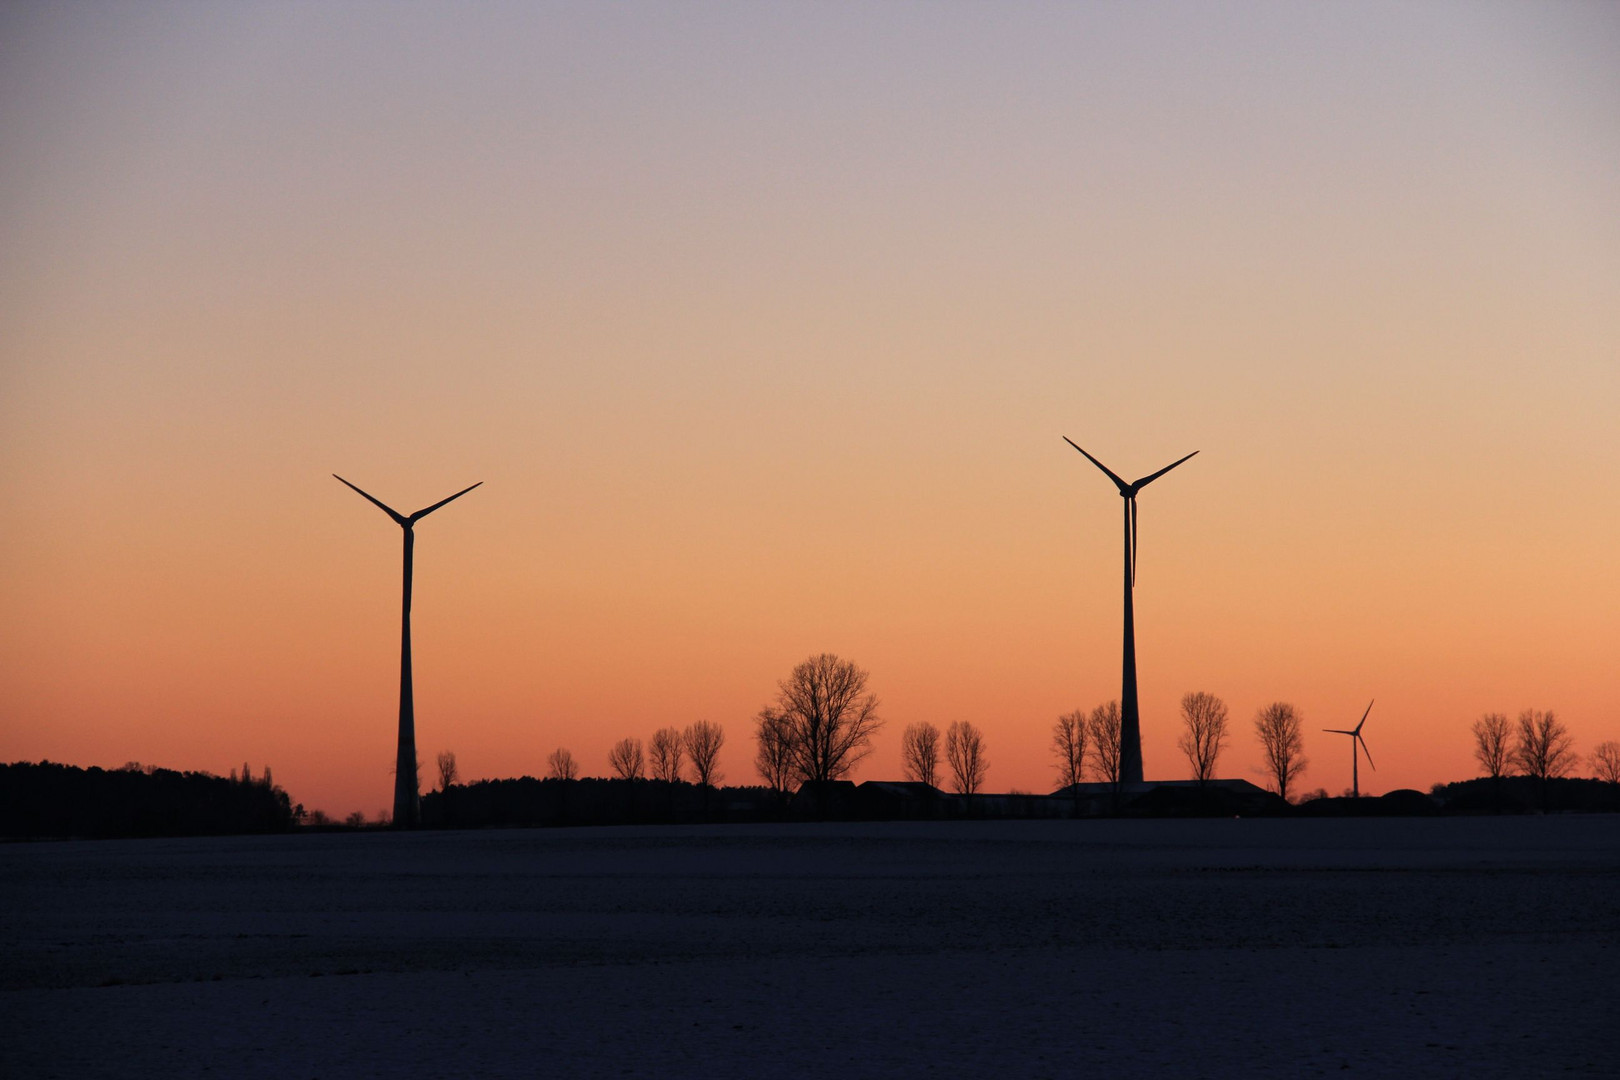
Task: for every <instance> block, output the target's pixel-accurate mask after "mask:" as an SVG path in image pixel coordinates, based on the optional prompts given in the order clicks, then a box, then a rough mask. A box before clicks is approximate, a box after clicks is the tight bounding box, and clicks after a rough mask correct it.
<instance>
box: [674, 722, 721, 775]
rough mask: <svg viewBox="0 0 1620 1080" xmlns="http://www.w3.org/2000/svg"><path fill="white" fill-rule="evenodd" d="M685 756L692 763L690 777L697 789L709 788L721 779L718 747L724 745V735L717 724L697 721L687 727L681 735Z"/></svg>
mask: <svg viewBox="0 0 1620 1080" xmlns="http://www.w3.org/2000/svg"><path fill="white" fill-rule="evenodd" d="M681 738H682V745H684V746H685V747H686V756H687V757H688V758H690V759H691V762H692V776H693V779H695V780H696V781H697V783H698V786H699V787H704V788H711V787H714V786H716V785H717V784H719V783H720V781H721V780H722V779H723V777H722V776H721V773H720V767H719V766H720V747H722V746H724V745H725V741H726V733H725V730H724V729H723V728H721V726H720V725H719V724H716V723H713V722H712V721H709V720H698V721H696V722H695V723H692V724H689V725H687V728H686V732H685V734H684V735H682V737H681Z"/></svg>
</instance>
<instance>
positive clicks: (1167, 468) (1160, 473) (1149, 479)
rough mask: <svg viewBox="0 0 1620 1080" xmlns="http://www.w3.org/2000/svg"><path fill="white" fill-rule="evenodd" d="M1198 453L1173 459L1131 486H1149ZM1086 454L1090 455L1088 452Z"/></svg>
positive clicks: (1138, 487)
mask: <svg viewBox="0 0 1620 1080" xmlns="http://www.w3.org/2000/svg"><path fill="white" fill-rule="evenodd" d="M1075 449H1076V450H1080V448H1079V447H1078V446H1077V447H1075ZM1080 452H1081V453H1082V454H1084V453H1085V451H1084V450H1080ZM1197 454H1198V451H1196V450H1194V451H1193V452H1192V453H1191V454H1188V455H1187V457H1184V458H1182V459H1181V461H1172V462H1171V463H1170V464H1168V465H1166V466H1165V467H1164V468H1162V469H1160V470H1159V471H1158V472H1156V473H1150V474H1148V475H1147V476H1144V477H1142V479H1140V480H1138V481H1137V482H1136V483H1134V484H1132V485H1131V487H1133V488H1137V489H1141V488H1144V487H1147V486H1148V485H1149V484H1151V483H1153V481H1155V480H1157V479H1158V478H1159V477H1161V476H1163V475H1164V474H1165V473H1167V472H1169V471H1170V470H1171V469H1173V468H1175V467H1176V466H1177V465H1180V464H1181V462H1182V461H1186V460H1187V458H1190V457H1195V456H1196V455H1197ZM1086 456H1088V457H1089V456H1090V455H1089V454H1087V455H1086Z"/></svg>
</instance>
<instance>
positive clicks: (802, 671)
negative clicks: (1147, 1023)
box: [773, 653, 883, 781]
mask: <svg viewBox="0 0 1620 1080" xmlns="http://www.w3.org/2000/svg"><path fill="white" fill-rule="evenodd" d="M866 680H867V672H866V671H865V670H864V669H862V668H860V667H857V666H856V665H855V664H852V663H850V662H849V661H848V660H840V659H839V658H838V657H836V656H834V655H833V654H832V653H822V654H821V655H820V656H812V657H811V658H810V659H808V660H806V661H804V662H803V663H801V664H799V665H798V666H796V667H795V668H794V669H793V671H792V673H791V674H790V675H789V676H788V677H787V678H786V679H783V680H782V681H781V682H780V683H778V684H777V695H776V705H775V707H774V710H773V711H774V712H775V713H776V715H777V716H778V717H780V719H781V724H782V731H783V733H784V734H785V736H786V738H787V745H788V749H789V752H790V754H791V756H792V760H793V774H794V776H795V777H796V778H798V779H799V780H803V781H824V780H841V779H843V778H844V777H845V776H847V775H848V774H849V771H850V770H851V769H853V768H854V767H855V765H856V764H857V763H858V762H859V761H860V760H861V759H862V758H864V757H865V756H866V755H867V754H869V753H871V750H872V736H873V735H874V734H876V733H877V730H878V728H880V727H882V725H883V721H882V720H881V719H879V718H878V714H877V707H878V699H877V695H876V694H871V693H868V692H867V689H866Z"/></svg>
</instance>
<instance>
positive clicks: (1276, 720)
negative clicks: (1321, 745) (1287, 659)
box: [1254, 701, 1309, 802]
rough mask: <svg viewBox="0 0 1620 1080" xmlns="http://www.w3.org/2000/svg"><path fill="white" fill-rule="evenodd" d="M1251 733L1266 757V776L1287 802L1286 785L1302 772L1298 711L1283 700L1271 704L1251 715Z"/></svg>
mask: <svg viewBox="0 0 1620 1080" xmlns="http://www.w3.org/2000/svg"><path fill="white" fill-rule="evenodd" d="M1254 733H1255V735H1256V736H1257V737H1258V738H1259V739H1260V750H1261V752H1262V753H1263V754H1264V756H1265V763H1266V775H1267V776H1268V777H1269V778H1270V779H1271V781H1272V783H1273V784H1274V785H1275V787H1276V790H1277V794H1278V795H1279V796H1281V797H1282V800H1283V801H1284V802H1287V801H1288V785H1289V784H1290V783H1292V782H1293V780H1294V778H1295V777H1297V776H1299V774H1300V773H1303V772H1304V771H1305V766H1306V765H1307V764H1309V762H1307V761H1306V758H1305V753H1304V751H1305V736H1304V735H1303V734H1302V733H1301V730H1300V718H1299V710H1297V709H1295V708H1294V707H1293V706H1292V705H1290V704H1289V703H1288V702H1286V701H1274V702H1272V703H1271V704H1270V705H1267V706H1265V707H1264V708H1262V709H1260V711H1258V712H1257V713H1255V714H1254Z"/></svg>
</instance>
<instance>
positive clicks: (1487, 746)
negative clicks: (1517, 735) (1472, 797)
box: [1474, 712, 1512, 781]
mask: <svg viewBox="0 0 1620 1080" xmlns="http://www.w3.org/2000/svg"><path fill="white" fill-rule="evenodd" d="M1511 756H1512V741H1511V736H1510V731H1509V728H1508V718H1507V717H1506V716H1503V715H1502V714H1501V713H1499V712H1497V713H1486V714H1485V715H1484V716H1482V717H1480V718H1479V719H1478V720H1475V721H1474V760H1475V761H1477V762H1479V767H1480V768H1481V769H1484V770H1485V775H1486V776H1488V777H1490V778H1491V779H1492V780H1494V781H1500V780H1501V779H1502V777H1504V776H1506V775H1507V770H1508V759H1509V757H1511Z"/></svg>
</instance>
